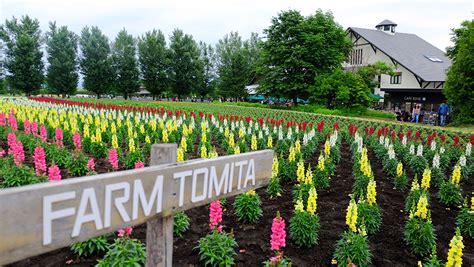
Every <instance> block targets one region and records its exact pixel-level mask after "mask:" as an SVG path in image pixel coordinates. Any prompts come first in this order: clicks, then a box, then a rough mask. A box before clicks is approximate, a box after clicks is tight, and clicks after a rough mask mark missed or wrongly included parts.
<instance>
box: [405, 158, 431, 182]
mask: <svg viewBox="0 0 474 267" xmlns="http://www.w3.org/2000/svg"><path fill="white" fill-rule="evenodd" d="M409 165H410V167H411V169H412V170H413V172H414V173H415V174H416V175H418V176H419V177H421V175H422V174H423V171H424V170H425V168H426V166H427V165H428V162H427V161H426V159H425V158H424V157H422V156H417V155H414V156H412V157H411V159H410V161H409Z"/></svg>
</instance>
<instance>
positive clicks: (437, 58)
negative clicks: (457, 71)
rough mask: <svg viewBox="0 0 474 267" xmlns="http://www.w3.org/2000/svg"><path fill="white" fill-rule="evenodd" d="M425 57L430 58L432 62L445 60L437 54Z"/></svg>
mask: <svg viewBox="0 0 474 267" xmlns="http://www.w3.org/2000/svg"><path fill="white" fill-rule="evenodd" d="M425 57H426V58H427V59H429V60H430V61H431V62H443V60H441V59H440V58H439V57H436V56H426V55H425Z"/></svg>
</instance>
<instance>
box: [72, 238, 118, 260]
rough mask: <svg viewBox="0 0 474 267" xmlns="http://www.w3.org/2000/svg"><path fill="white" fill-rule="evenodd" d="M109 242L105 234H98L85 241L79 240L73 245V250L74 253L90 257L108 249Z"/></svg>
mask: <svg viewBox="0 0 474 267" xmlns="http://www.w3.org/2000/svg"><path fill="white" fill-rule="evenodd" d="M108 246H109V244H108V243H107V238H106V237H105V236H98V237H96V238H92V239H89V240H86V241H84V242H79V243H76V244H74V245H72V246H71V250H72V252H74V254H76V255H78V256H80V257H82V256H84V257H88V256H90V255H96V254H101V253H103V252H105V251H106V250H107V249H108Z"/></svg>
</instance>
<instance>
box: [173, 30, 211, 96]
mask: <svg viewBox="0 0 474 267" xmlns="http://www.w3.org/2000/svg"><path fill="white" fill-rule="evenodd" d="M170 63H171V64H170V67H171V68H170V70H171V90H172V92H173V93H174V94H176V95H177V96H178V98H181V97H182V96H185V95H189V94H191V93H194V92H197V89H198V87H199V86H201V85H202V79H203V71H202V68H203V64H202V62H201V60H200V51H199V48H198V46H197V44H196V42H195V41H194V39H193V37H192V36H191V35H189V34H184V33H183V31H181V30H179V29H176V30H174V31H173V34H172V35H171V38H170Z"/></svg>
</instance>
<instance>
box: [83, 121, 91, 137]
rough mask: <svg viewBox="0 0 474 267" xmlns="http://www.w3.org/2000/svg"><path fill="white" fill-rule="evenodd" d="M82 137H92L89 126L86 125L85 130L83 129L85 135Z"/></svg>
mask: <svg viewBox="0 0 474 267" xmlns="http://www.w3.org/2000/svg"><path fill="white" fill-rule="evenodd" d="M82 135H83V136H84V138H86V137H89V136H90V133H89V124H84V128H83V133H82Z"/></svg>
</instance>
